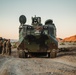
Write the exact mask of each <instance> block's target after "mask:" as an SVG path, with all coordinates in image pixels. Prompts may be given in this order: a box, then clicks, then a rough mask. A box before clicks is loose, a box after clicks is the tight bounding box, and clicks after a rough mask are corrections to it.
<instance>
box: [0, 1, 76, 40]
mask: <svg viewBox="0 0 76 75" xmlns="http://www.w3.org/2000/svg"><path fill="white" fill-rule="evenodd" d="M22 14H23V15H25V16H26V18H27V22H26V24H31V17H32V16H34V15H36V16H40V17H41V19H42V24H44V23H45V21H46V20H47V19H53V22H54V24H55V25H56V28H57V37H60V38H65V37H69V36H72V35H76V0H0V37H4V38H11V39H18V35H19V33H18V31H19V25H20V23H19V16H20V15H22Z"/></svg>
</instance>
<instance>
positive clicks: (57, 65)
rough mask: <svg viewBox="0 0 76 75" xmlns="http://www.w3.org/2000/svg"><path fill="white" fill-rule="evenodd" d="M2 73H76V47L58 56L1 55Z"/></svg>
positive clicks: (38, 74)
mask: <svg viewBox="0 0 76 75" xmlns="http://www.w3.org/2000/svg"><path fill="white" fill-rule="evenodd" d="M0 75H76V49H75V48H74V49H70V50H69V51H62V52H58V54H57V57H56V58H46V57H32V58H24V59H23V58H18V56H17V53H16V49H13V50H12V55H11V56H7V55H0Z"/></svg>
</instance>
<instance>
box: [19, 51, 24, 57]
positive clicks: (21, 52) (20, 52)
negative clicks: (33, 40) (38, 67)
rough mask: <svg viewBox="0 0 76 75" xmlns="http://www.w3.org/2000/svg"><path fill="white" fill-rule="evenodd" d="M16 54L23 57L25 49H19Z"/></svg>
mask: <svg viewBox="0 0 76 75" xmlns="http://www.w3.org/2000/svg"><path fill="white" fill-rule="evenodd" d="M18 55H19V58H25V51H23V50H19V52H18Z"/></svg>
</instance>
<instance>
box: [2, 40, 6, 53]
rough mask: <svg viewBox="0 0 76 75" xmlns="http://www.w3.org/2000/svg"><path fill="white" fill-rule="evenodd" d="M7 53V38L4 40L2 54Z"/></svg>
mask: <svg viewBox="0 0 76 75" xmlns="http://www.w3.org/2000/svg"><path fill="white" fill-rule="evenodd" d="M4 53H6V40H4V42H3V49H2V54H4Z"/></svg>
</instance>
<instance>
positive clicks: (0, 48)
mask: <svg viewBox="0 0 76 75" xmlns="http://www.w3.org/2000/svg"><path fill="white" fill-rule="evenodd" d="M2 48H3V46H2V40H0V54H1V53H2Z"/></svg>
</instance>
